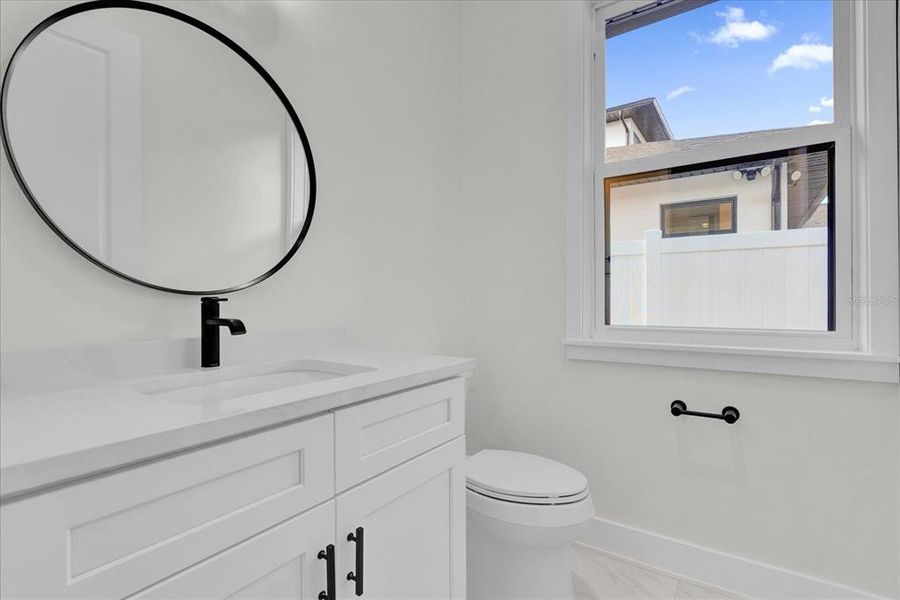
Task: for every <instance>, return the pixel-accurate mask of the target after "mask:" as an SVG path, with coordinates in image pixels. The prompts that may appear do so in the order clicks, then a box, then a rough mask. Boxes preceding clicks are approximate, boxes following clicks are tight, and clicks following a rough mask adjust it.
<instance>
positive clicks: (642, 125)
mask: <svg viewBox="0 0 900 600" xmlns="http://www.w3.org/2000/svg"><path fill="white" fill-rule="evenodd" d="M629 118H630V119H631V120H633V121H634V122H635V124H636V125H637V126H638V129H640V130H641V135H643V136H644V140H645V141H647V142H660V141H664V140H671V139H674V138H675V136H674V135H673V134H672V129H671V128H670V127H669V123H668V122H667V121H666V117H665V115H664V114H663V112H662V109H661V108H660V107H659V103H658V102H657V101H656V98H644V99H643V100H636V101H635V102H629V103H627V104H620V105H619V106H612V107H610V108H607V109H606V122H607V123H612V122H613V121H624V120H625V119H629ZM626 147H630V146H626Z"/></svg>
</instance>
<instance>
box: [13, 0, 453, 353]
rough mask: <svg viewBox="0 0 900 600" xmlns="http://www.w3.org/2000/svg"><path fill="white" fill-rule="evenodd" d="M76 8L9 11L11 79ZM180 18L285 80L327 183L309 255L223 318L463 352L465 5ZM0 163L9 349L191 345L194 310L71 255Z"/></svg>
mask: <svg viewBox="0 0 900 600" xmlns="http://www.w3.org/2000/svg"><path fill="white" fill-rule="evenodd" d="M67 4H69V3H66V2H37V1H31V0H29V1H24V2H23V1H9V2H8V1H6V0H4V1H3V2H2V3H0V27H2V29H0V33H2V35H0V56H2V63H3V65H2V66H3V68H4V70H5V68H6V64H7V62H8V60H9V57H10V56H11V54H12V51H13V49H14V48H15V45H16V44H17V43H18V42H19V40H20V39H21V38H22V37H23V36H24V35H25V34H26V33H27V32H28V30H30V29H31V27H33V26H34V25H35V24H37V23H38V22H39V21H40V20H41V19H43V18H45V17H46V16H48V15H49V14H51V13H52V12H54V11H55V10H58V9H59V8H62V7H63V6H65V5H67ZM170 5H171V6H173V7H175V8H179V9H181V10H183V11H185V12H187V13H190V14H192V15H194V16H196V17H199V18H201V19H203V20H205V21H207V22H208V23H210V24H212V25H213V26H215V27H216V28H218V29H219V30H220V31H222V32H224V33H226V34H227V35H229V36H232V37H233V38H234V39H235V40H236V41H238V42H239V43H241V44H242V45H243V46H244V47H245V48H247V49H248V50H249V51H250V52H251V54H253V55H254V57H256V59H257V60H259V61H260V62H261V63H262V64H263V65H264V66H265V67H266V68H267V69H268V70H269V72H270V73H271V74H272V75H273V76H274V77H275V79H276V80H278V81H279V82H280V83H281V85H282V87H283V88H284V89H285V91H286V93H287V94H288V96H289V97H290V98H291V99H292V102H293V103H294V105H295V108H296V109H297V111H298V113H299V115H300V118H301V120H302V121H303V123H304V126H305V127H306V130H307V133H308V134H309V137H310V141H311V144H312V148H313V152H314V155H315V160H316V167H317V170H318V183H319V195H318V201H317V207H316V215H315V219H314V222H313V226H312V229H311V231H310V234H309V237H308V238H307V242H306V243H305V244H304V246H303V248H302V249H301V250H300V253H299V254H298V255H297V256H296V257H295V258H294V259H293V260H292V261H291V262H290V263H288V264H287V266H286V267H285V268H284V269H283V270H282V271H280V272H279V273H278V274H276V275H275V276H274V277H273V278H271V279H269V280H268V281H266V282H264V283H262V284H261V285H259V286H257V287H255V288H251V289H249V290H246V291H243V292H240V293H237V294H234V295H232V296H231V302H229V303H228V304H227V305H225V306H223V314H225V315H227V316H237V317H241V318H242V319H244V321H245V322H246V324H247V328H248V331H249V333H250V334H251V335H252V334H253V333H255V332H261V331H271V330H276V329H282V328H298V327H304V326H310V325H326V324H338V325H347V326H348V327H349V328H350V329H351V330H352V331H353V333H354V334H356V336H357V337H358V338H359V339H360V340H361V341H362V342H364V343H369V344H372V345H377V346H380V347H389V348H398V349H410V350H421V351H433V352H443V353H452V354H459V353H461V351H462V350H461V347H460V341H461V333H460V326H459V319H460V317H461V314H462V313H461V306H460V303H459V301H458V298H459V293H460V292H459V290H460V289H461V288H462V284H461V275H462V265H461V264H460V262H459V261H458V259H457V252H456V249H457V248H458V245H459V229H458V223H459V218H460V217H459V215H460V211H461V206H460V201H459V177H458V175H459V165H458V130H459V60H460V58H459V56H460V54H459V30H460V22H459V14H460V9H459V6H458V5H456V4H454V3H450V2H448V3H422V4H414V3H409V2H388V3H366V2H360V3H345V2H333V3H329V2H313V3H300V2H296V3H265V4H263V3H259V2H248V1H227V0H220V1H209V2H176V3H172V4H170ZM251 5H252V7H251ZM0 163H2V166H0V330H2V337H0V350H2V351H6V352H9V351H19V350H26V349H39V348H53V347H63V346H71V345H80V344H91V343H98V342H108V341H124V340H141V339H156V338H168V337H180V336H191V335H198V333H199V332H198V320H199V300H197V299H196V298H192V297H179V296H173V295H168V294H163V293H160V292H155V291H152V290H149V289H143V288H140V287H137V286H134V285H132V284H130V283H127V282H125V281H120V280H118V279H117V278H115V277H113V276H111V275H108V274H107V273H105V272H103V271H101V270H100V269H98V268H97V267H94V266H93V265H91V264H89V263H88V262H87V261H85V260H84V259H82V258H81V257H79V256H77V255H76V254H75V253H74V252H72V251H71V250H70V249H69V248H68V247H67V246H65V245H64V244H63V242H62V241H60V240H58V239H57V238H56V236H55V235H54V234H53V233H52V232H51V231H50V230H49V229H48V228H47V227H46V226H45V225H44V224H43V223H42V222H41V221H40V220H39V219H38V217H37V215H36V213H35V212H34V211H33V210H32V209H31V207H30V206H29V205H28V203H27V202H26V201H25V198H24V196H23V195H22V193H21V192H20V191H19V188H18V186H17V184H16V182H15V180H14V178H13V176H12V173H11V171H10V168H9V165H8V163H7V161H6V159H5V158H4V159H3V160H0ZM223 343H227V340H225V341H224V342H223Z"/></svg>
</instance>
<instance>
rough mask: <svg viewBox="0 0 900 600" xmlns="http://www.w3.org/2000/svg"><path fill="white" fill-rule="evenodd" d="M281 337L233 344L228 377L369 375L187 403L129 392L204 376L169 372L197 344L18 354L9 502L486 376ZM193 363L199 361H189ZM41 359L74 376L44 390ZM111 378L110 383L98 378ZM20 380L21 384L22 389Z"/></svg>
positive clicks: (429, 360)
mask: <svg viewBox="0 0 900 600" xmlns="http://www.w3.org/2000/svg"><path fill="white" fill-rule="evenodd" d="M298 335H299V334H298ZM270 338H271V339H272V340H273V342H272V343H271V344H266V342H265V340H262V339H257V340H255V341H254V342H252V343H250V344H244V346H243V347H242V348H235V347H234V346H233V347H232V348H233V349H232V351H231V352H230V353H226V352H225V347H226V344H228V343H229V342H232V341H233V340H231V339H223V357H222V358H223V365H224V366H223V369H227V368H228V367H229V366H230V365H234V366H237V365H245V364H252V363H261V362H271V361H273V360H288V359H308V360H315V361H327V362H332V363H343V364H349V365H354V366H357V367H363V368H366V369H368V370H366V371H364V372H361V373H354V374H350V375H345V376H341V377H336V378H334V379H327V380H324V381H314V382H311V383H305V384H302V385H297V386H294V387H287V388H282V389H278V390H274V391H267V392H262V393H256V394H253V395H247V396H240V397H237V398H229V399H225V400H218V399H204V398H203V397H202V396H200V397H197V398H193V399H192V401H190V402H184V401H172V400H168V399H166V398H165V397H164V396H163V397H160V396H155V395H148V394H145V393H140V392H138V391H137V390H135V389H133V387H131V386H129V382H134V381H136V380H142V379H147V378H148V377H150V376H152V375H154V374H155V375H176V374H184V373H196V372H198V371H200V369H199V367H195V366H178V365H177V364H176V365H173V364H162V363H165V362H166V361H167V362H168V363H172V362H173V361H174V362H176V363H177V362H178V361H180V362H182V363H184V362H192V361H193V355H192V354H191V349H196V340H179V341H172V342H160V343H149V344H143V345H130V347H129V350H128V352H125V353H122V352H121V351H118V352H117V351H116V350H115V349H112V348H105V349H103V351H102V352H101V351H98V349H96V348H95V349H83V350H77V349H76V350H67V351H64V352H58V353H41V354H33V355H28V356H30V358H27V359H23V356H26V355H7V356H6V357H4V363H6V365H5V366H4V369H5V372H4V387H3V390H2V393H0V501H9V500H11V499H14V498H16V497H20V496H22V495H25V494H30V493H33V492H35V491H38V490H41V489H44V488H48V487H53V486H57V485H60V484H63V483H66V482H70V481H72V480H76V479H80V478H83V477H86V476H90V475H93V474H97V473H102V472H105V471H110V470H113V469H117V468H121V467H123V466H126V465H131V464H134V463H138V462H142V461H146V460H148V459H153V458H158V457H160V456H164V455H166V454H170V453H174V452H179V451H182V450H184V449H187V448H191V447H196V446H201V445H204V444H209V443H211V442H215V441H218V440H222V439H225V438H229V437H232V436H236V435H241V434H244V433H247V432H250V431H253V430H257V429H262V428H266V427H272V426H275V425H278V424H281V423H284V422H288V421H292V420H296V419H301V418H304V417H309V416H312V415H315V414H318V413H322V412H325V411H329V410H334V409H337V408H340V407H343V406H347V405H349V404H353V403H356V402H360V401H363V400H367V399H371V398H374V397H377V396H382V395H385V394H390V393H393V392H397V391H399V390H402V389H407V388H411V387H416V386H420V385H424V384H428V383H432V382H435V381H440V380H442V379H447V378H450V377H454V376H458V375H465V374H468V373H470V372H471V371H472V370H473V369H474V367H475V362H474V361H473V360H470V359H464V358H451V357H443V356H432V355H423V354H402V353H395V352H382V351H375V350H362V349H355V348H352V347H349V346H345V345H343V344H336V343H331V342H329V343H318V342H321V336H320V339H319V340H316V339H309V338H306V339H305V340H302V341H301V340H299V338H296V340H291V339H290V336H285V335H279V336H270ZM292 341H296V343H292ZM264 346H268V347H266V351H264V352H259V351H258V350H259V349H260V348H262V347H264ZM135 348H138V349H139V351H135ZM160 350H164V351H165V352H166V356H168V357H172V358H169V359H166V360H163V361H161V360H160V359H159V357H155V356H154V357H150V355H151V354H155V353H159V352H160ZM123 354H124V355H126V356H129V358H130V360H131V361H132V362H134V361H135V360H136V359H138V358H141V359H143V358H147V360H143V362H144V363H150V364H152V368H149V369H148V371H149V372H141V370H140V369H139V368H136V367H135V366H134V365H133V364H129V365H126V364H125V362H127V361H125V360H123V359H122V358H121V356H122V355H123ZM142 355H143V356H142ZM185 356H190V358H189V359H187V360H185V359H183V358H182V359H179V358H178V357H185ZM47 357H51V358H50V360H48V359H47ZM98 357H99V358H101V359H102V360H98ZM54 359H55V360H54ZM41 361H43V362H45V363H47V362H50V363H54V362H56V363H57V364H56V365H53V364H51V365H46V367H47V368H48V369H52V368H53V367H54V366H56V367H58V366H59V365H60V364H64V366H63V369H64V370H68V371H70V372H69V373H67V374H65V376H62V377H57V379H58V380H59V381H57V382H56V383H55V384H54V383H53V382H48V383H44V384H43V385H40V384H37V385H35V384H33V381H32V382H29V381H27V378H26V377H24V376H23V375H22V372H23V371H32V372H33V374H34V375H35V376H39V375H40V374H41V373H40V371H41V370H42V366H41V365H40V364H39V363H40V362H41ZM116 361H118V364H116V365H114V367H113V368H111V367H110V366H109V363H110V362H114V363H115V362H116ZM75 363H79V364H75ZM73 364H75V366H74V367H73ZM98 365H100V366H99V367H98ZM13 370H15V372H13ZM154 370H155V373H154V372H153V371H154ZM100 371H102V372H103V373H102V374H98V372H100ZM32 379H34V378H32ZM50 379H53V377H50ZM10 380H14V381H12V383H10ZM45 380H46V378H45ZM30 384H31V385H30ZM60 386H63V389H60Z"/></svg>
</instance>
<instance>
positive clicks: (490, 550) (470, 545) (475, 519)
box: [466, 511, 580, 600]
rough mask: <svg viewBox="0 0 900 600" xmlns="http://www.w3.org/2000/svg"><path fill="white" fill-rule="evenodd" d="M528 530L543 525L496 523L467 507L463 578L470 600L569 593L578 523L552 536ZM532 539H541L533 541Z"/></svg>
mask: <svg viewBox="0 0 900 600" xmlns="http://www.w3.org/2000/svg"><path fill="white" fill-rule="evenodd" d="M532 529H535V530H539V529H542V528H531V527H526V526H521V525H511V524H509V523H502V524H501V523H498V522H496V521H495V520H494V519H491V518H490V517H485V516H484V515H480V514H478V513H474V512H473V511H468V518H467V524H466V536H467V541H466V546H467V559H466V569H467V576H466V578H467V597H468V598H469V599H470V600H571V599H572V598H573V597H574V594H573V591H572V574H571V568H570V564H569V546H570V545H571V543H572V542H573V541H574V540H575V538H576V535H577V531H578V529H580V528H579V527H571V528H564V529H565V530H566V531H564V532H561V531H557V532H554V533H557V535H553V536H551V538H548V537H547V535H546V534H547V533H548V532H546V531H543V532H542V531H529V530H532ZM498 530H499V531H498ZM501 532H502V534H501V535H498V533H501ZM560 533H562V535H559V534H560ZM504 534H505V535H504ZM537 540H540V543H533V542H536V541H537Z"/></svg>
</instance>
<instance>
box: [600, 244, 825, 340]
mask: <svg viewBox="0 0 900 600" xmlns="http://www.w3.org/2000/svg"><path fill="white" fill-rule="evenodd" d="M827 290H828V230H827V229H826V228H824V227H818V228H812V229H789V230H781V231H756V232H752V233H729V234H719V235H708V236H689V237H674V238H666V239H663V238H662V232H661V231H660V230H659V229H651V230H648V231H647V232H646V234H645V236H644V239H643V240H634V241H624V242H612V243H611V244H610V323H611V324H613V325H658V326H683V327H684V326H688V327H737V328H751V329H756V328H762V329H812V330H824V329H827V327H828V293H827Z"/></svg>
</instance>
